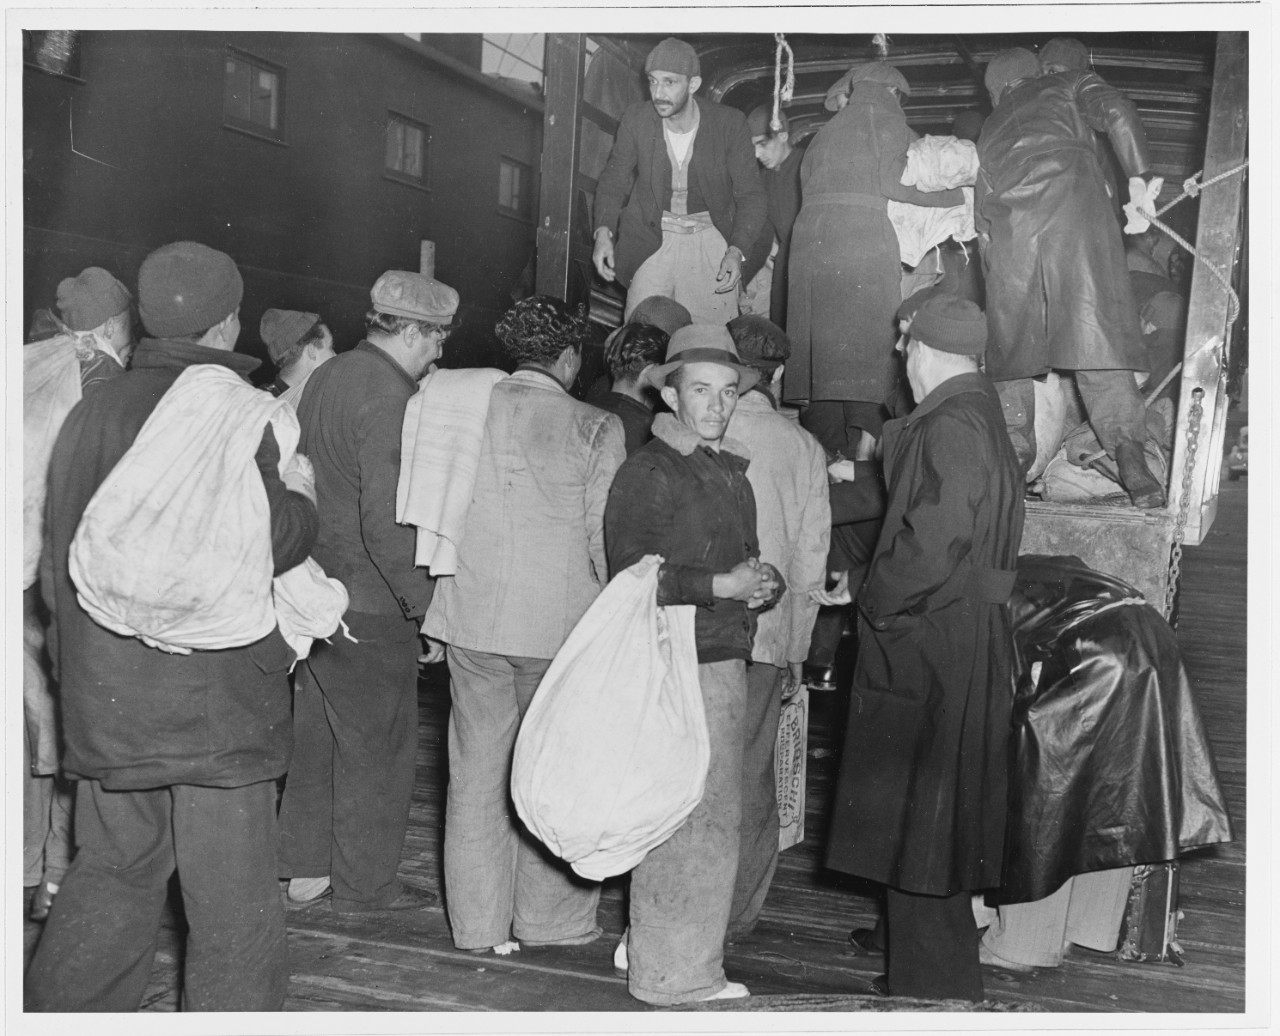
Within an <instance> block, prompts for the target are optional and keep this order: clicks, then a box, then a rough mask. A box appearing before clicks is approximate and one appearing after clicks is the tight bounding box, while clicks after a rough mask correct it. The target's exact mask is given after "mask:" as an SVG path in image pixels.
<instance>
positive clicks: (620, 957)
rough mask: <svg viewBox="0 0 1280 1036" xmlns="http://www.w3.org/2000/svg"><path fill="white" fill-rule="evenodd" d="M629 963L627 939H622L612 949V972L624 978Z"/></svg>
mask: <svg viewBox="0 0 1280 1036" xmlns="http://www.w3.org/2000/svg"><path fill="white" fill-rule="evenodd" d="M629 963H630V962H629V961H628V960H627V940H626V939H623V940H622V941H621V942H620V943H618V946H617V948H616V949H615V950H614V951H613V973H614V974H615V975H617V976H618V977H619V978H626V977H627V967H628V966H629Z"/></svg>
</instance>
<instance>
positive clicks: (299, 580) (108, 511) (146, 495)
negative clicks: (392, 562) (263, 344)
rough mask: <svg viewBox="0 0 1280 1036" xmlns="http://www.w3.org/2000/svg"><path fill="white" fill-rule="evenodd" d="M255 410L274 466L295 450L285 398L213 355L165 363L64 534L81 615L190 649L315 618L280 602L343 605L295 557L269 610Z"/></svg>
mask: <svg viewBox="0 0 1280 1036" xmlns="http://www.w3.org/2000/svg"><path fill="white" fill-rule="evenodd" d="M268 421H270V422H271V426H272V429H273V431H274V433H275V438H276V442H277V444H278V445H279V447H280V471H281V472H282V473H283V472H284V471H285V470H286V469H287V468H288V467H290V465H293V464H296V463H297V461H296V460H295V454H296V452H297V448H298V419H297V417H295V416H294V413H293V410H292V408H291V407H289V406H288V404H285V403H281V402H280V400H278V399H273V398H272V397H271V396H269V395H268V394H267V393H265V392H263V391H261V390H260V389H255V388H253V387H252V386H250V385H248V384H247V383H246V382H244V381H243V380H241V379H240V378H239V377H238V376H237V375H235V374H234V373H233V372H231V371H230V370H228V369H227V368H225V367H220V366H217V365H213V364H200V365H197V366H193V367H188V368H187V369H186V370H184V371H183V372H182V374H180V375H179V376H178V379H177V380H176V381H175V382H174V383H173V385H172V386H171V387H170V388H169V390H168V391H167V392H166V393H165V394H164V396H163V397H162V398H161V400H160V402H159V403H158V404H156V408H155V409H154V410H153V411H152V412H151V415H150V417H148V418H147V421H146V423H145V424H144V425H143V426H142V429H141V431H139V432H138V436H137V438H136V439H135V440H134V442H133V445H132V446H130V447H129V449H128V450H127V451H126V453H125V455H124V456H123V457H121V458H120V460H119V462H118V463H117V464H116V466H115V468H113V469H112V472H111V474H110V475H109V476H108V477H107V478H106V479H105V480H104V481H103V483H102V485H100V486H99V487H98V490H97V492H96V493H94V495H93V497H92V499H90V501H89V505H88V506H87V507H86V508H85V511H84V515H83V516H82V517H81V519H80V525H79V527H78V528H77V529H76V534H75V537H74V538H73V539H72V541H71V552H70V564H69V568H70V573H71V578H72V581H73V582H74V583H75V585H76V590H77V597H78V599H79V601H80V604H81V606H82V607H83V608H84V609H85V611H86V612H88V613H89V615H90V617H91V618H92V619H93V620H94V621H95V622H97V623H98V624H99V625H101V626H104V627H106V628H107V629H109V630H113V631H114V632H116V633H119V634H121V635H123V636H134V637H137V638H139V639H140V640H141V641H142V642H143V643H144V644H147V645H149V646H151V647H155V648H159V649H160V650H162V651H168V652H170V653H173V654H190V653H191V651H193V650H204V651H213V650H219V649H223V648H232V647H241V646H243V645H245V644H252V643H253V642H254V641H256V640H261V639H262V638H263V637H265V636H266V635H267V634H268V633H270V632H271V630H272V629H273V628H274V627H275V626H276V624H277V621H280V623H281V632H282V633H284V634H285V636H286V639H290V640H291V638H292V637H293V636H294V635H295V634H296V635H300V636H307V635H308V631H309V630H317V629H322V628H323V626H324V625H325V624H324V623H323V622H321V623H316V622H314V621H313V622H311V623H310V624H308V626H307V627H306V628H305V629H293V628H291V629H286V625H287V624H288V623H289V620H290V616H291V615H293V614H294V613H296V612H298V611H302V612H305V613H306V614H308V615H310V616H311V617H312V619H313V620H314V619H315V617H316V616H320V617H323V616H325V615H326V614H328V615H332V613H333V612H334V611H335V610H337V609H338V607H339V605H340V607H341V609H342V610H345V608H346V591H345V589H344V588H343V587H342V585H341V584H340V583H338V582H337V580H332V579H323V580H322V581H317V580H316V579H314V578H313V576H314V571H313V570H310V569H308V570H305V571H304V572H303V573H302V574H301V575H300V576H292V575H291V574H290V573H286V574H285V575H284V576H282V577H281V579H282V580H283V579H286V578H288V579H289V580H290V583H291V585H292V589H291V590H287V591H286V594H287V595H288V597H289V600H290V602H291V603H290V604H289V605H288V606H287V607H285V608H283V609H282V612H281V615H280V616H279V619H278V618H277V614H276V608H275V606H274V602H273V580H272V554H271V514H270V507H269V504H268V502H267V494H266V490H265V489H264V488H263V485H262V478H261V475H260V474H259V472H258V466H257V463H256V461H255V455H256V453H257V451H258V446H259V444H260V443H261V441H262V432H263V429H264V428H265V426H266V424H267V422H268ZM315 567H316V569H318V568H319V566H318V565H317V566H315ZM299 568H302V566H299ZM293 571H294V572H297V571H298V570H297V569H295V570H293ZM321 576H323V573H321ZM308 584H310V588H309V589H308ZM286 585H289V584H286ZM309 598H314V599H313V600H311V602H310V603H303V602H304V601H306V600H307V599H309ZM340 614H341V613H340V612H339V617H340ZM337 625H338V623H337V621H336V619H335V621H334V622H333V625H332V628H329V629H328V630H327V633H325V635H328V634H332V633H333V632H334V631H335V630H336V629H337ZM291 642H293V643H297V642H296V641H293V640H291Z"/></svg>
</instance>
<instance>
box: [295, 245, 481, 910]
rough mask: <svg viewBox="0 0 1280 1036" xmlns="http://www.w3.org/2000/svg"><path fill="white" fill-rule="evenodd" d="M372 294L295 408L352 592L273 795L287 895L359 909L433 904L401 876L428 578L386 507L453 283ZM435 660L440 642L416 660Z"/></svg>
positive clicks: (307, 686) (323, 551) (449, 314)
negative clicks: (354, 331) (346, 344)
mask: <svg viewBox="0 0 1280 1036" xmlns="http://www.w3.org/2000/svg"><path fill="white" fill-rule="evenodd" d="M370 296H371V299H372V307H371V308H370V310H369V312H368V314H367V315H366V316H365V334H366V337H365V340H364V341H362V342H361V343H360V344H359V345H357V346H356V347H355V348H354V349H352V350H351V351H349V352H345V353H343V354H342V355H341V356H338V357H336V358H335V359H333V360H330V361H329V362H328V363H326V364H324V365H323V366H321V367H320V368H318V369H317V370H316V371H314V372H313V373H312V375H311V377H310V378H309V379H308V380H307V385H306V388H305V389H304V390H303V393H302V399H301V400H300V401H299V403H298V422H299V424H300V425H301V427H302V438H301V442H300V445H299V449H301V450H302V451H303V452H304V453H306V454H307V456H308V457H309V458H310V460H311V462H312V464H313V465H314V466H315V472H316V499H317V502H318V504H319V507H320V535H319V537H318V538H317V540H316V546H315V550H314V551H313V552H312V554H313V556H314V557H315V559H316V561H318V562H319V563H320V565H321V566H322V567H323V568H324V570H325V572H326V573H327V574H329V575H331V576H334V577H335V578H337V579H339V580H341V581H342V584H343V585H344V586H345V587H346V588H347V593H348V594H349V595H350V599H351V604H350V607H349V608H348V610H347V613H346V615H345V616H344V621H345V622H346V625H347V627H348V629H349V630H350V636H341V635H340V636H336V637H334V638H332V639H331V641H329V642H327V643H317V644H316V645H315V647H314V648H313V649H312V652H311V654H310V656H309V657H308V658H307V660H306V663H305V664H304V665H301V666H299V667H298V670H297V680H296V687H295V691H294V724H295V735H294V753H293V764H292V766H291V767H290V769H289V779H288V781H287V782H286V784H285V789H284V798H283V800H282V802H281V805H280V868H281V869H280V874H281V875H282V876H283V877H286V878H289V879H290V881H289V890H288V899H289V902H290V905H292V906H305V905H306V904H308V903H315V902H318V901H319V900H320V899H321V897H327V898H331V900H332V906H333V910H334V912H335V913H341V914H356V915H360V916H370V915H377V914H380V913H385V912H387V911H404V910H418V909H422V908H424V907H429V906H433V905H435V904H436V903H437V902H438V897H437V896H436V895H435V893H434V892H431V891H429V890H426V889H421V888H417V887H415V886H413V885H407V884H405V883H403V882H402V881H401V880H400V879H399V878H398V877H397V875H396V870H397V868H398V867H399V865H400V851H401V849H402V848H403V847H404V836H405V831H406V829H407V826H408V821H409V801H410V798H411V797H412V794H413V781H414V762H415V758H416V754H417V745H418V661H419V656H420V654H421V645H420V641H419V639H418V626H419V624H420V622H421V621H422V617H423V616H424V615H425V614H426V611H427V606H428V605H429V604H430V603H431V595H432V588H433V586H434V584H433V582H432V581H431V580H430V579H429V578H428V576H427V573H426V570H425V569H421V568H415V567H414V560H413V559H414V543H415V532H414V529H413V528H412V527H411V526H408V525H397V524H396V521H395V513H396V506H395V504H396V488H397V485H398V483H399V479H400V434H401V428H402V426H403V424H404V411H405V404H407V403H408V401H409V397H410V396H412V395H413V394H414V392H416V391H417V388H418V381H419V379H421V378H422V376H423V375H424V374H426V373H427V368H428V367H429V366H430V365H431V364H432V363H434V362H435V361H436V360H438V359H439V358H440V356H441V353H442V352H443V349H444V343H445V340H446V339H447V338H448V336H449V333H450V332H451V331H452V330H453V327H454V318H455V316H456V314H457V312H458V293H457V292H456V291H454V290H453V289H452V288H450V287H449V286H448V285H447V284H442V283H441V282H440V281H437V280H433V279H432V278H430V277H424V276H423V275H421V274H418V273H411V272H408V271H404V270H389V271H387V272H386V273H384V274H383V275H382V276H381V277H379V278H378V280H377V282H376V283H375V284H374V286H373V290H372V292H371V293H370ZM443 657H444V646H443V645H441V644H433V645H432V646H431V650H430V651H429V652H428V653H427V654H426V655H425V656H423V658H424V659H425V660H426V661H430V662H438V661H440V660H441V659H442V658H443Z"/></svg>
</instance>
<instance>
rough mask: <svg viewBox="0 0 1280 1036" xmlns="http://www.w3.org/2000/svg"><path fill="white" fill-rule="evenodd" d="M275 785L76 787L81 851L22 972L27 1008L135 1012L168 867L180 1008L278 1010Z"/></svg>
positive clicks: (280, 943)
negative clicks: (177, 926) (179, 938)
mask: <svg viewBox="0 0 1280 1036" xmlns="http://www.w3.org/2000/svg"><path fill="white" fill-rule="evenodd" d="M275 793H276V784H275V781H263V782H259V783H257V784H249V785H246V786H244V787H242V788H201V787H195V786H193V785H173V786H172V787H167V788H154V789H149V790H147V791H107V790H106V789H105V788H103V787H102V785H101V784H100V783H98V782H97V781H90V780H82V781H80V782H79V783H78V784H77V786H76V816H75V824H76V840H77V843H78V851H77V853H76V857H75V860H74V861H72V864H71V868H70V870H68V871H67V875H66V878H65V880H64V881H63V883H62V887H61V889H60V890H59V892H58V895H57V897H56V898H55V899H54V901H53V910H52V912H51V913H50V915H49V920H48V922H47V923H46V925H45V930H44V934H43V936H42V937H41V939H40V945H39V946H38V947H37V948H36V953H35V957H34V959H33V960H32V962H31V967H30V969H29V970H28V972H27V976H26V1004H25V1006H26V1009H27V1010H28V1011H136V1010H137V1009H138V1006H139V1004H140V1003H141V1001H142V996H143V993H144V992H146V988H147V982H148V980H149V978H150V976H151V966H152V963H153V961H154V960H155V955H156V943H157V941H158V938H159V931H160V915H161V911H162V910H163V908H164V904H165V898H166V894H167V891H168V885H169V877H170V876H171V875H172V874H173V872H174V870H175V869H176V870H177V872H178V880H179V882H180V884H181V887H182V901H183V905H184V907H185V910H186V915H187V921H188V923H189V925H190V932H189V934H188V936H187V948H186V965H185V971H184V976H183V993H182V1006H183V1009H184V1010H188V1011H278V1010H280V1009H281V1008H282V1007H283V1005H284V997H285V991H286V988H287V986H288V980H289V975H288V971H289V962H288V953H287V949H286V946H285V927H284V907H283V905H282V904H281V902H280V889H279V886H278V885H277V883H276V873H275V853H274V846H275V834H276V816H275V812H276V811H275V797H276V794H275Z"/></svg>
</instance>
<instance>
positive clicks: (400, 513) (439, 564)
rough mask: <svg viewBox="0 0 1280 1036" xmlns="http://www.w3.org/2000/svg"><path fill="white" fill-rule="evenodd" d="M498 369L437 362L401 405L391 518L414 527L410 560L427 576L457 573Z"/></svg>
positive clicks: (500, 376)
mask: <svg viewBox="0 0 1280 1036" xmlns="http://www.w3.org/2000/svg"><path fill="white" fill-rule="evenodd" d="M506 376H507V375H506V374H505V373H504V372H503V371H500V370H496V369H494V368H492V367H477V368H473V369H468V370H437V371H435V372H433V373H431V374H428V375H427V376H426V377H425V378H423V379H422V383H421V385H420V387H419V388H418V391H417V392H415V393H414V394H413V395H412V396H411V397H410V398H409V402H408V404H407V405H406V406H405V410H404V425H403V427H402V430H401V435H400V480H399V482H398V483H397V485H396V521H397V522H399V523H401V524H402V525H412V526H414V527H415V528H416V529H417V532H418V538H417V543H416V546H415V550H414V559H413V561H414V564H415V565H421V566H422V567H424V568H427V569H430V571H431V574H432V575H433V576H451V575H456V574H457V571H458V541H459V540H460V539H461V538H462V530H463V525H464V523H465V522H466V517H467V510H468V508H470V506H471V494H472V492H473V491H474V490H475V486H476V471H477V467H478V465H479V463H480V446H481V445H482V443H483V442H484V423H485V418H486V417H487V416H488V414H489V397H490V396H491V395H492V394H493V386H494V385H496V384H497V383H498V382H499V381H501V380H502V379H503V378H505V377H506Z"/></svg>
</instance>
